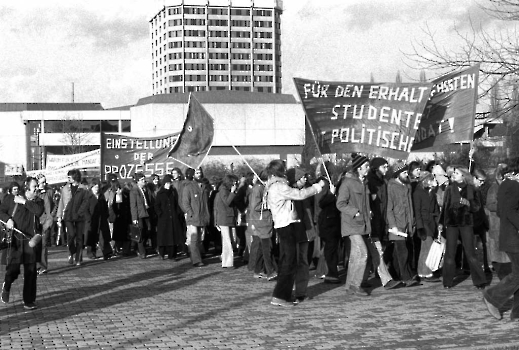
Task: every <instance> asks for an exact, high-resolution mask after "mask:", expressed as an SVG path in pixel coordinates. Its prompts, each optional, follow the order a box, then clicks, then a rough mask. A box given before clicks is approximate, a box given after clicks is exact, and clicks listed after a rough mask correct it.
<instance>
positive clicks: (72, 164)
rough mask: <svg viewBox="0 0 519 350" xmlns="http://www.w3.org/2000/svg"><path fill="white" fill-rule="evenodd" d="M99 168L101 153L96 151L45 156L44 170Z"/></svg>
mask: <svg viewBox="0 0 519 350" xmlns="http://www.w3.org/2000/svg"><path fill="white" fill-rule="evenodd" d="M100 166H101V151H100V150H98V149H96V150H93V151H90V152H84V153H77V154H65V155H63V154H49V155H47V166H46V170H55V169H59V168H64V167H67V168H79V169H84V168H99V167H100Z"/></svg>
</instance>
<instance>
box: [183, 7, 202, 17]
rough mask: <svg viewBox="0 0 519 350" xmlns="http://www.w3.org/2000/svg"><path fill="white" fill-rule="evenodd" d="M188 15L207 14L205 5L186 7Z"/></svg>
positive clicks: (185, 11)
mask: <svg viewBox="0 0 519 350" xmlns="http://www.w3.org/2000/svg"><path fill="white" fill-rule="evenodd" d="M184 13H185V14H186V15H205V7H184Z"/></svg>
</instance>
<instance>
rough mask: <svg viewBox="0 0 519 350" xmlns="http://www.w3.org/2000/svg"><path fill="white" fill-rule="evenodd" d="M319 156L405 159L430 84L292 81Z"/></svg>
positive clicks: (409, 149)
mask: <svg viewBox="0 0 519 350" xmlns="http://www.w3.org/2000/svg"><path fill="white" fill-rule="evenodd" d="M294 82H295V85H296V88H297V92H298V93H299V97H300V99H301V101H302V103H303V107H304V109H305V112H306V116H307V118H308V121H309V123H310V125H311V126H312V129H313V132H314V135H315V136H316V138H317V144H318V147H319V150H320V151H321V153H339V154H340V153H349V152H362V153H371V154H377V155H379V156H382V157H392V158H397V159H407V157H408V155H409V152H410V151H411V147H412V146H413V142H414V137H415V134H416V131H417V130H418V126H419V125H420V121H421V118H422V112H423V110H424V107H425V104H426V103H427V99H428V98H429V94H430V91H431V88H432V84H431V83H410V84H407V83H405V84H396V83H395V84H391V83H383V84H376V83H351V82H322V81H321V82H317V81H315V80H306V79H299V78H294Z"/></svg>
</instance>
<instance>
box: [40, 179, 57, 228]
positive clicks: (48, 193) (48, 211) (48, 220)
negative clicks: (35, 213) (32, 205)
mask: <svg viewBox="0 0 519 350" xmlns="http://www.w3.org/2000/svg"><path fill="white" fill-rule="evenodd" d="M40 198H41V199H43V204H44V206H45V210H44V211H43V214H42V215H41V216H40V224H42V230H43V232H45V230H47V229H49V228H51V227H52V224H53V222H54V215H53V212H54V209H55V208H54V191H53V190H52V188H50V187H48V186H45V189H44V190H43V191H41V192H40Z"/></svg>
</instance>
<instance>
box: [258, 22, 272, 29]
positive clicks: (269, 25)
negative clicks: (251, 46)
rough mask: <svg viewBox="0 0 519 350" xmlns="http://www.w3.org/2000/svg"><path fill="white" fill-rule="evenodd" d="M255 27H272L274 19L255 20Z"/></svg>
mask: <svg viewBox="0 0 519 350" xmlns="http://www.w3.org/2000/svg"><path fill="white" fill-rule="evenodd" d="M254 27H260V28H272V21H254Z"/></svg>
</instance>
